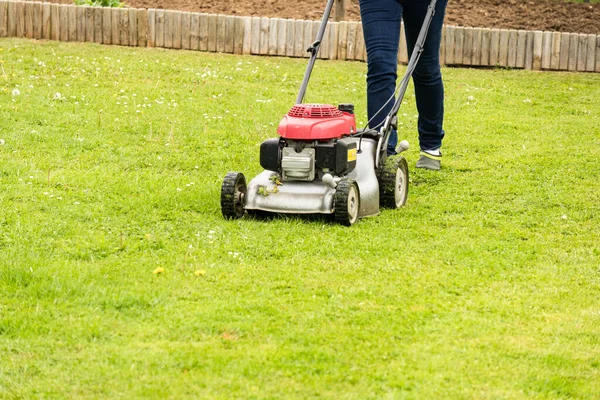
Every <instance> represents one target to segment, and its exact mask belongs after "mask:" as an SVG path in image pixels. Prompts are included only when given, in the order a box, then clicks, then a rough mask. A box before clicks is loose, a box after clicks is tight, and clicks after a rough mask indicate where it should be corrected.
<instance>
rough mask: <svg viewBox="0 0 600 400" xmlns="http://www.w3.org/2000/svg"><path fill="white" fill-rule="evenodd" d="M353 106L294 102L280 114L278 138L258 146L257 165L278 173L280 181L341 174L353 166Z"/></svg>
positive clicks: (311, 178)
mask: <svg viewBox="0 0 600 400" xmlns="http://www.w3.org/2000/svg"><path fill="white" fill-rule="evenodd" d="M355 132H356V121H355V118H354V106H353V105H352V104H341V105H340V106H339V107H334V106H332V105H329V104H298V105H295V106H294V107H293V108H292V109H291V110H290V112H289V113H288V114H287V115H286V116H285V117H284V118H283V120H282V121H281V123H280V124H279V128H278V129H277V133H278V134H279V136H280V137H279V138H274V139H268V140H266V141H265V142H263V143H262V144H261V146H260V165H261V166H262V167H263V168H264V169H266V170H269V171H274V172H277V173H279V174H280V177H281V182H290V181H313V180H315V178H317V179H319V180H322V179H323V177H324V176H326V180H327V175H330V176H332V177H333V176H342V175H346V174H348V173H350V172H351V171H352V170H353V169H354V168H355V167H356V150H357V149H356V140H355V139H352V138H350V135H353V134H354V133H355Z"/></svg>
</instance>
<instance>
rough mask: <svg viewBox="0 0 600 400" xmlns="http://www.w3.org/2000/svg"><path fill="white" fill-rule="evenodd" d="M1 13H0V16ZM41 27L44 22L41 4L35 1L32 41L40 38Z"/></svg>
mask: <svg viewBox="0 0 600 400" xmlns="http://www.w3.org/2000/svg"><path fill="white" fill-rule="evenodd" d="M1 13H2V12H1V11H0V14H1ZM0 25H1V23H0ZM43 26H44V20H43V11H42V3H41V2H39V1H37V2H35V3H33V38H34V39H41V38H42V30H43ZM0 29H1V28H0ZM0 36H1V35H0Z"/></svg>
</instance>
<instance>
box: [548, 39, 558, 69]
mask: <svg viewBox="0 0 600 400" xmlns="http://www.w3.org/2000/svg"><path fill="white" fill-rule="evenodd" d="M559 65H560V32H552V50H551V54H550V68H551V69H554V70H557V69H558V68H559Z"/></svg>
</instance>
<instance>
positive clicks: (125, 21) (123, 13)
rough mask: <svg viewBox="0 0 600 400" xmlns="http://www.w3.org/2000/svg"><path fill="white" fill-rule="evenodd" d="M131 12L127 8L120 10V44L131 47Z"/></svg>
mask: <svg viewBox="0 0 600 400" xmlns="http://www.w3.org/2000/svg"><path fill="white" fill-rule="evenodd" d="M129 30H130V27H129V10H128V9H126V8H120V9H119V44H121V45H122V46H129V45H130V43H129Z"/></svg>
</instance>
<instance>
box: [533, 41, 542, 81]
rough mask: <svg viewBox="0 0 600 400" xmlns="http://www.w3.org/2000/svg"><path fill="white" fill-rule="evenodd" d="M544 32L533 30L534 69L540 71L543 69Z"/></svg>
mask: <svg viewBox="0 0 600 400" xmlns="http://www.w3.org/2000/svg"><path fill="white" fill-rule="evenodd" d="M543 41H544V32H542V31H534V32H533V69H534V70H536V71H539V70H541V69H542V50H543V47H542V46H543V44H544V43H543Z"/></svg>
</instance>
